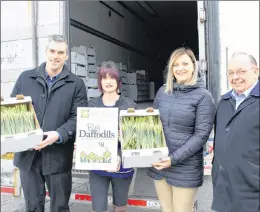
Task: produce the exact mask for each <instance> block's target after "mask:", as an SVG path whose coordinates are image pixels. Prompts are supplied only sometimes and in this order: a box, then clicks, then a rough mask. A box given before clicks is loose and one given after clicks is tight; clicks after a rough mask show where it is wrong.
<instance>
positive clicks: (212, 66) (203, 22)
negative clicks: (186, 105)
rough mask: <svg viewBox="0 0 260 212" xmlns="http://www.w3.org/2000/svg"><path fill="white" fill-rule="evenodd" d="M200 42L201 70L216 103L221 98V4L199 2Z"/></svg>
mask: <svg viewBox="0 0 260 212" xmlns="http://www.w3.org/2000/svg"><path fill="white" fill-rule="evenodd" d="M197 7H198V38H199V39H198V41H199V62H200V64H199V65H200V69H201V73H202V76H203V78H204V81H205V82H206V87H207V89H208V90H209V91H210V92H211V94H212V96H213V98H214V100H215V102H216V103H217V102H218V101H219V98H220V80H221V79H220V63H221V52H220V51H221V46H220V25H219V2H218V1H198V2H197Z"/></svg>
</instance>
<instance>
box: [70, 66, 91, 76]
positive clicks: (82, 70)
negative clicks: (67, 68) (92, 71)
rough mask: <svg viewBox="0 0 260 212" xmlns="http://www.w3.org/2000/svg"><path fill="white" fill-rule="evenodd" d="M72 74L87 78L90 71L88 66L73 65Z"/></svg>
mask: <svg viewBox="0 0 260 212" xmlns="http://www.w3.org/2000/svg"><path fill="white" fill-rule="evenodd" d="M71 72H72V73H73V74H76V75H78V76H81V77H87V76H88V71H87V68H86V66H79V65H77V64H71Z"/></svg>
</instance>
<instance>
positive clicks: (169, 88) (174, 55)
mask: <svg viewBox="0 0 260 212" xmlns="http://www.w3.org/2000/svg"><path fill="white" fill-rule="evenodd" d="M185 54H186V55H188V56H189V57H190V59H191V60H192V62H193V65H194V72H193V76H192V79H191V81H190V83H189V85H195V84H196V83H197V79H198V68H197V65H196V63H197V62H196V57H195V55H194V53H193V52H192V51H191V50H190V49H188V48H184V47H182V48H178V49H176V50H175V51H173V52H172V54H171V56H170V59H169V62H168V65H167V79H166V88H165V92H166V93H171V92H172V91H173V86H174V82H175V81H176V79H175V77H174V75H173V66H174V63H175V61H176V60H177V59H178V58H179V57H180V56H182V55H185Z"/></svg>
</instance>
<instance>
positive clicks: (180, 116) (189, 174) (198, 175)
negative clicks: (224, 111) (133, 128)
mask: <svg viewBox="0 0 260 212" xmlns="http://www.w3.org/2000/svg"><path fill="white" fill-rule="evenodd" d="M164 90H165V86H162V87H161V88H160V89H159V91H158V92H157V94H156V97H155V100H154V107H155V108H158V109H159V111H160V117H161V120H162V124H163V129H164V133H165V138H166V142H167V146H168V148H169V156H170V157H171V160H172V166H171V167H169V168H167V169H164V170H160V171H159V170H156V169H155V168H151V169H150V170H149V171H148V175H149V176H150V177H152V178H154V179H156V180H159V179H162V178H166V181H167V182H168V183H169V184H170V185H173V186H178V187H187V188H192V187H199V186H201V185H202V183H203V145H204V144H205V143H206V141H207V139H208V137H209V134H210V132H211V130H212V127H213V123H214V116H215V104H214V100H213V98H212V96H211V94H210V92H209V91H208V90H206V88H205V87H204V84H203V81H202V80H201V79H199V80H198V82H197V84H196V85H193V86H184V85H176V84H175V86H174V90H173V92H172V93H171V94H168V93H165V91H164Z"/></svg>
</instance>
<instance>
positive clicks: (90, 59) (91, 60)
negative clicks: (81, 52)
mask: <svg viewBox="0 0 260 212" xmlns="http://www.w3.org/2000/svg"><path fill="white" fill-rule="evenodd" d="M88 64H96V57H95V56H88Z"/></svg>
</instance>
